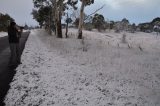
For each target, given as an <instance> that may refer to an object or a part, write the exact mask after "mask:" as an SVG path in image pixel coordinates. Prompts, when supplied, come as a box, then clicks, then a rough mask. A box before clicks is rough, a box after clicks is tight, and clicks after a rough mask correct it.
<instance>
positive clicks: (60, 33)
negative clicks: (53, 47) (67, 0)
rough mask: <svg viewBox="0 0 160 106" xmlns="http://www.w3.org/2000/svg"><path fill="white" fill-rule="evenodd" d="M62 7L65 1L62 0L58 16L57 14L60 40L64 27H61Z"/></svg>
mask: <svg viewBox="0 0 160 106" xmlns="http://www.w3.org/2000/svg"><path fill="white" fill-rule="evenodd" d="M62 6H63V0H60V4H59V8H58V14H57V19H58V20H57V34H58V36H57V37H58V38H62V26H61V17H62Z"/></svg>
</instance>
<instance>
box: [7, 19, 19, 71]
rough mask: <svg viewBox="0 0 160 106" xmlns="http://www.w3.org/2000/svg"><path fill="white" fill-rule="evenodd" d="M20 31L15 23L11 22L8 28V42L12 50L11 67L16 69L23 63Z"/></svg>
mask: <svg viewBox="0 0 160 106" xmlns="http://www.w3.org/2000/svg"><path fill="white" fill-rule="evenodd" d="M19 39H20V35H19V29H18V26H17V25H16V23H15V22H13V21H12V22H11V23H10V26H9V27H8V40H9V46H10V50H11V57H10V62H9V66H10V67H13V68H16V67H17V65H18V64H20V63H21V59H20V50H19Z"/></svg>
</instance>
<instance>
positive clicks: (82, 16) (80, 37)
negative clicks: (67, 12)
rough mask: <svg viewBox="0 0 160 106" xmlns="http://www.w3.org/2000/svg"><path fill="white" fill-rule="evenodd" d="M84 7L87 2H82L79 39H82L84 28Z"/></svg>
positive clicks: (83, 0)
mask: <svg viewBox="0 0 160 106" xmlns="http://www.w3.org/2000/svg"><path fill="white" fill-rule="evenodd" d="M84 7H85V0H82V4H81V10H80V19H79V26H78V39H82V28H83V18H84V14H83V13H84Z"/></svg>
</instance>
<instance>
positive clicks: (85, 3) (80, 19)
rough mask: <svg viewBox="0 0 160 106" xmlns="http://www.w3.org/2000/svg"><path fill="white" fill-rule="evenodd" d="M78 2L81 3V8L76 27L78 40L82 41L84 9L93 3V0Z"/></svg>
mask: <svg viewBox="0 0 160 106" xmlns="http://www.w3.org/2000/svg"><path fill="white" fill-rule="evenodd" d="M80 1H81V8H80V17H79V26H78V39H82V28H83V23H84V8H85V7H86V6H88V5H90V4H93V3H94V0H80Z"/></svg>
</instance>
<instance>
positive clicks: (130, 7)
mask: <svg viewBox="0 0 160 106" xmlns="http://www.w3.org/2000/svg"><path fill="white" fill-rule="evenodd" d="M103 4H105V7H104V8H103V9H102V10H100V11H99V13H101V14H103V15H104V16H105V18H106V19H109V20H116V21H117V20H121V19H123V18H127V19H129V21H130V22H131V23H133V22H134V23H141V22H149V21H151V20H152V19H153V18H155V17H160V6H159V4H160V0H95V3H94V4H92V5H91V6H88V7H86V8H85V13H87V14H90V13H92V12H94V10H96V9H97V8H99V7H101V6H102V5H103ZM32 9H33V3H32V0H12V2H11V0H0V12H2V13H8V14H9V15H10V16H11V17H13V18H14V19H15V20H16V22H17V23H18V24H20V25H24V24H25V23H27V24H29V25H36V24H37V23H36V22H35V21H34V20H33V19H32V15H31V14H30V13H31V11H32Z"/></svg>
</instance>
